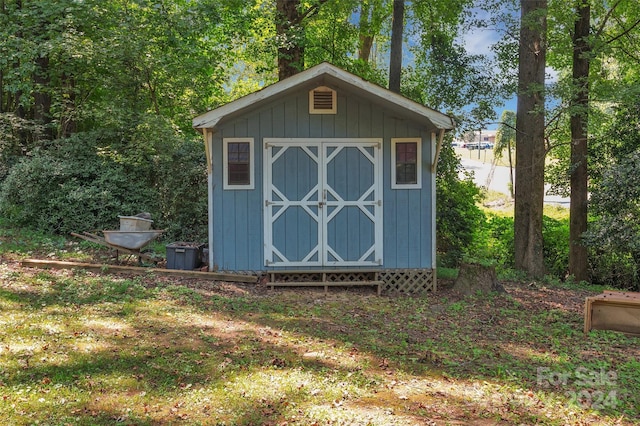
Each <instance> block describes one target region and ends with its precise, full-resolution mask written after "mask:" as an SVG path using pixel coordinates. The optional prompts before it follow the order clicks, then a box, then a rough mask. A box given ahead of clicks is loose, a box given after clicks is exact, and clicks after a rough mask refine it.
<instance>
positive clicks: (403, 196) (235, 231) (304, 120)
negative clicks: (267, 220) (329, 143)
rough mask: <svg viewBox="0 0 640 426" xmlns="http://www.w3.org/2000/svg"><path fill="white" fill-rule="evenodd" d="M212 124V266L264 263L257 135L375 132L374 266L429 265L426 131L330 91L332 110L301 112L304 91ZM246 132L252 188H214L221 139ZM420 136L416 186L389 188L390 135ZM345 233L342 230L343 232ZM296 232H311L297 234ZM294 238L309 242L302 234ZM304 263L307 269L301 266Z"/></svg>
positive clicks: (252, 267)
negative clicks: (250, 142)
mask: <svg viewBox="0 0 640 426" xmlns="http://www.w3.org/2000/svg"><path fill="white" fill-rule="evenodd" d="M310 89H311V87H307V88H304V90H301V91H300V92H297V93H296V95H294V96H289V97H287V98H285V99H279V100H275V101H274V102H272V103H270V104H268V105H266V106H264V107H262V108H260V109H258V110H256V111H252V112H249V113H247V114H245V115H244V116H242V117H241V118H237V119H234V120H231V121H228V122H225V123H221V124H219V125H218V126H217V129H216V131H215V133H214V134H213V137H212V147H211V152H212V162H213V234H214V238H213V243H212V244H211V248H212V250H213V260H214V265H213V266H214V267H217V268H218V269H220V270H228V271H259V270H266V269H269V268H267V267H266V266H265V264H264V260H265V259H264V223H263V217H264V195H263V154H264V150H263V139H264V138H383V170H384V175H383V177H382V184H383V197H384V198H383V217H384V225H383V228H384V231H383V232H384V238H383V244H384V262H383V265H382V268H384V269H393V268H431V267H432V266H433V256H434V255H435V254H434V253H433V250H432V241H433V238H435V236H434V235H433V234H432V232H433V231H432V221H434V220H435V218H433V217H432V213H431V212H432V209H431V200H432V199H433V198H432V191H433V185H432V181H431V179H432V178H433V177H432V175H431V173H430V159H431V158H433V149H434V146H433V141H432V131H435V129H426V128H425V126H424V125H423V124H418V123H415V122H411V121H409V120H406V119H403V118H401V117H397V113H392V112H390V111H384V110H382V109H381V108H380V107H379V106H377V105H375V104H371V103H369V102H367V101H364V100H362V99H359V98H357V97H355V96H350V95H349V93H346V92H344V91H340V90H338V98H337V101H338V113H337V114H336V115H313V114H309V107H308V102H309V97H308V90H310ZM229 137H251V138H253V139H254V150H255V164H254V165H253V167H255V187H254V189H253V190H223V189H222V179H223V176H222V171H223V164H222V149H223V143H222V140H223V138H229ZM399 137H420V138H421V139H422V167H423V173H422V189H393V190H392V189H391V173H392V171H391V164H390V160H391V138H399ZM344 235H347V234H346V231H345V233H344ZM299 237H300V238H301V239H302V238H311V237H306V236H303V235H299ZM302 244H307V245H309V244H312V242H310V241H309V240H308V241H306V242H303V243H302ZM302 269H308V268H302Z"/></svg>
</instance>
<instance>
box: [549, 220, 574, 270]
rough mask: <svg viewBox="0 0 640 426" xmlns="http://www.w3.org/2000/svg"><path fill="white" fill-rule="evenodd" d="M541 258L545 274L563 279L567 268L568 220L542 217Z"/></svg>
mask: <svg viewBox="0 0 640 426" xmlns="http://www.w3.org/2000/svg"><path fill="white" fill-rule="evenodd" d="M542 240H543V248H542V251H543V256H544V263H545V268H546V269H547V272H548V273H549V274H551V275H553V276H555V277H559V278H564V277H565V276H566V275H567V272H568V268H569V219H568V218H563V219H555V218H552V217H549V216H547V215H544V216H543V217H542Z"/></svg>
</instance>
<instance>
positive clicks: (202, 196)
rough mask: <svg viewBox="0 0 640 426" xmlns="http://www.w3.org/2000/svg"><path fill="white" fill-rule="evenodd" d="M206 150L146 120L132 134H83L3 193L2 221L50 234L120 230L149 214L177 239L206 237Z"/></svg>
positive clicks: (42, 154)
mask: <svg viewBox="0 0 640 426" xmlns="http://www.w3.org/2000/svg"><path fill="white" fill-rule="evenodd" d="M206 194H207V192H206V166H205V160H204V152H203V148H202V143H201V142H200V141H199V140H198V139H197V138H195V137H189V138H187V137H184V136H183V135H181V134H180V133H179V131H177V130H176V129H175V128H174V127H173V126H172V125H171V124H170V123H168V122H166V121H164V120H162V119H160V118H157V117H143V118H142V119H141V120H140V122H138V123H135V124H133V125H132V126H131V127H129V128H125V129H118V130H112V131H109V130H103V131H95V132H86V133H78V134H75V135H74V136H72V137H70V138H65V139H61V140H57V141H55V143H54V144H53V145H52V146H51V147H50V148H48V149H47V150H46V151H45V150H43V149H40V150H35V151H34V152H33V153H32V154H31V155H30V156H29V157H24V158H22V160H21V161H20V162H19V163H18V164H16V165H15V166H14V167H12V168H11V170H10V172H9V174H8V175H7V177H6V179H5V180H4V181H3V182H2V184H1V185H0V214H2V216H3V217H4V218H5V219H6V220H7V221H8V222H9V223H10V224H12V225H14V226H20V227H25V228H31V229H39V230H41V231H45V232H51V233H57V234H68V233H69V232H74V231H75V232H79V231H91V230H101V229H117V226H118V215H133V214H136V213H139V212H142V211H145V212H149V213H151V215H152V217H153V219H154V222H155V223H154V225H155V228H156V229H166V230H167V233H166V237H167V238H171V239H180V240H183V239H197V240H201V239H203V238H204V236H206V229H207V214H206V213H207V209H206V206H207V195H206Z"/></svg>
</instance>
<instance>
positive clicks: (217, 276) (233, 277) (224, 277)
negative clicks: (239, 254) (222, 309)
mask: <svg viewBox="0 0 640 426" xmlns="http://www.w3.org/2000/svg"><path fill="white" fill-rule="evenodd" d="M20 264H21V266H23V267H29V268H45V269H46V268H52V269H74V268H78V269H86V270H90V271H95V272H103V273H110V272H111V273H117V272H124V273H131V274H151V273H153V274H162V275H169V276H175V277H182V278H199V279H205V280H215V281H231V282H243V283H255V282H258V277H256V276H255V275H243V274H225V273H220V272H202V271H184V270H180V269H162V268H142V267H138V266H121V265H101V264H96V263H80V262H65V261H55V260H40V259H25V260H23V261H22V262H21V263H20Z"/></svg>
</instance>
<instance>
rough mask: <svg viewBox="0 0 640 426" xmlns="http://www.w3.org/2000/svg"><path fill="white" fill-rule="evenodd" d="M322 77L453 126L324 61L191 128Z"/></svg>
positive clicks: (199, 120) (434, 113)
mask: <svg viewBox="0 0 640 426" xmlns="http://www.w3.org/2000/svg"><path fill="white" fill-rule="evenodd" d="M322 75H331V76H333V77H335V78H337V79H339V80H342V81H344V82H345V83H348V84H350V85H352V86H354V87H357V88H359V89H361V90H364V91H366V92H369V93H371V94H373V95H376V96H378V97H379V98H380V99H381V100H382V101H384V102H390V103H392V104H395V105H397V106H399V107H402V108H404V109H406V110H408V111H411V112H413V113H415V114H418V115H421V116H423V117H424V118H426V119H428V120H429V121H430V122H431V123H433V125H434V126H436V127H437V128H438V129H444V130H451V129H453V128H454V127H455V125H454V122H453V119H452V118H451V117H449V116H448V115H446V114H443V113H441V112H438V111H436V110H434V109H431V108H429V107H426V106H424V105H422V104H419V103H417V102H414V101H412V100H411V99H408V98H405V97H404V96H402V95H400V94H398V93H395V92H392V91H390V90H387V89H385V88H383V87H380V86H378V85H376V84H373V83H371V82H368V81H366V80H363V79H362V78H360V77H358V76H356V75H354V74H351V73H349V72H347V71H345V70H343V69H340V68H338V67H336V66H334V65H331V64H329V63H327V62H323V63H321V64H319V65H316V66H315V67H312V68H309V69H307V70H305V71H302V72H300V73H298V74H295V75H294V76H292V77H289V78H286V79H284V80H281V81H279V82H277V83H274V84H272V85H269V86H267V87H265V88H264V89H262V90H259V91H257V92H254V93H251V94H249V95H247V96H244V97H242V98H239V99H236V100H235V101H232V102H229V103H228V104H225V105H222V106H221V107H219V108H216V109H213V110H211V111H208V112H206V113H204V114H202V115H199V116H197V117H196V118H194V119H193V127H194V128H196V129H211V128H214V127H215V126H216V125H217V124H218V123H219V122H220V120H222V119H223V118H224V117H226V116H227V115H229V114H232V113H234V112H236V111H240V110H242V109H244V108H247V107H249V106H251V105H254V104H255V103H256V102H261V101H263V100H265V99H268V98H270V97H272V96H274V95H277V94H279V93H282V92H284V91H286V90H288V89H291V88H294V87H296V86H298V85H301V84H304V83H306V82H307V81H310V80H313V79H314V78H316V77H320V76H322Z"/></svg>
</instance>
